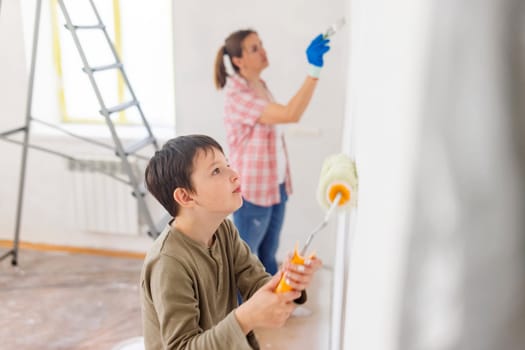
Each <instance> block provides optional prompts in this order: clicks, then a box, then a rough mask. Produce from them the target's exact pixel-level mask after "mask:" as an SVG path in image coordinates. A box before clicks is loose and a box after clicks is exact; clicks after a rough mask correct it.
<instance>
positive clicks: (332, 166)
mask: <svg viewBox="0 0 525 350" xmlns="http://www.w3.org/2000/svg"><path fill="white" fill-rule="evenodd" d="M317 200H318V202H319V204H320V205H321V206H322V207H323V208H324V209H327V211H326V214H325V216H324V219H323V221H322V222H321V223H320V224H319V225H318V226H317V227H316V228H315V229H314V230H313V231H312V232H311V233H310V235H309V236H308V239H307V240H306V243H305V244H304V246H303V248H302V249H301V250H300V251H299V252H298V251H297V247H296V248H295V250H294V254H293V256H292V259H291V262H292V263H294V264H298V265H304V264H305V261H306V259H307V258H306V252H307V250H308V248H309V247H310V244H311V243H312V240H313V238H314V236H315V235H316V234H317V233H318V232H319V231H321V230H322V229H323V228H324V227H325V226H326V225H327V224H328V220H329V219H330V216H331V215H332V213H333V212H334V211H335V210H336V208H343V207H348V208H351V207H355V206H356V205H357V170H356V167H355V162H354V161H353V160H352V159H350V157H348V156H347V155H345V154H342V153H341V154H335V155H332V156H330V157H328V158H327V159H326V160H325V161H324V163H323V166H322V168H321V174H320V176H319V184H318V187H317ZM314 256H315V254H311V255H310V256H308V259H311V258H313V257H314ZM290 290H292V287H290V286H289V285H288V284H287V283H286V276H283V277H282V278H281V280H280V281H279V285H278V286H277V288H276V289H275V292H277V293H284V292H288V291H290Z"/></svg>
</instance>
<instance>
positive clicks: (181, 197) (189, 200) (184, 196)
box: [173, 187, 194, 208]
mask: <svg viewBox="0 0 525 350" xmlns="http://www.w3.org/2000/svg"><path fill="white" fill-rule="evenodd" d="M173 199H174V200H175V202H177V203H178V204H179V205H180V206H181V207H183V208H187V207H190V206H191V205H192V204H193V203H194V202H193V197H192V196H191V193H190V192H189V191H188V190H187V189H185V188H180V187H177V188H176V189H175V191H173Z"/></svg>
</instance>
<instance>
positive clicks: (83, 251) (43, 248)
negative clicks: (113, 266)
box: [0, 239, 146, 260]
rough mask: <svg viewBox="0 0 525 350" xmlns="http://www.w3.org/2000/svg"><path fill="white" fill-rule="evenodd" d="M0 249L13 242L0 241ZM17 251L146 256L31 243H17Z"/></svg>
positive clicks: (128, 257) (130, 257) (128, 256)
mask: <svg viewBox="0 0 525 350" xmlns="http://www.w3.org/2000/svg"><path fill="white" fill-rule="evenodd" d="M0 247H2V248H13V241H10V240H1V239H0ZM18 247H19V249H27V250H38V251H48V252H51V251H53V252H67V253H72V254H88V255H100V256H111V257H116V258H127V259H141V260H142V259H144V257H145V256H146V254H144V253H135V252H126V251H120V250H110V249H96V248H84V247H70V246H61V245H54V244H44V243H31V242H19V244H18Z"/></svg>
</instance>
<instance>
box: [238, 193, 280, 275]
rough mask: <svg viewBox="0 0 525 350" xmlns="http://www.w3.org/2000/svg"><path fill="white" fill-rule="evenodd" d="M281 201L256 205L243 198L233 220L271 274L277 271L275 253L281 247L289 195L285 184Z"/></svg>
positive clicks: (242, 236)
mask: <svg viewBox="0 0 525 350" xmlns="http://www.w3.org/2000/svg"><path fill="white" fill-rule="evenodd" d="M279 191H280V193H281V202H280V203H278V204H274V205H272V206H269V207H263V206H259V205H255V204H253V203H250V202H248V201H247V200H243V204H242V207H240V208H239V209H238V210H237V211H236V212H234V213H233V222H234V223H235V226H237V229H238V230H239V233H240V235H241V238H242V239H243V240H244V241H245V242H246V243H247V244H248V246H250V249H251V251H252V253H254V254H255V255H257V256H258V257H259V260H261V262H262V264H263V265H264V267H265V268H266V272H268V273H269V274H271V275H274V274H275V273H277V270H278V266H277V260H276V258H275V254H276V253H277V248H278V247H279V236H280V235H281V228H282V226H283V222H284V212H285V208H286V201H287V200H288V195H287V194H286V189H285V186H284V183H283V184H280V185H279Z"/></svg>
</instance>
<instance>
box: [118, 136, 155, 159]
mask: <svg viewBox="0 0 525 350" xmlns="http://www.w3.org/2000/svg"><path fill="white" fill-rule="evenodd" d="M154 142H155V138H154V137H153V136H148V137H146V138H145V139H142V140H140V141H139V142H136V143H134V144H132V145H131V146H128V147H126V149H125V150H124V153H125V154H126V155H130V154H134V153H135V152H137V151H138V150H141V149H142V148H144V147H146V146H148V145H151V144H152V143H154Z"/></svg>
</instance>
